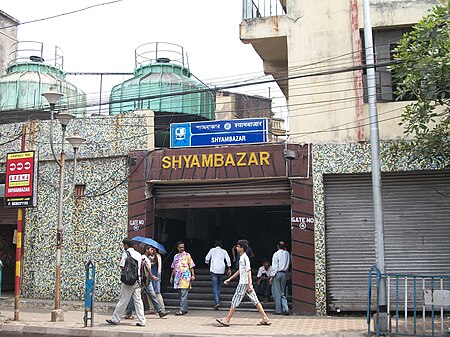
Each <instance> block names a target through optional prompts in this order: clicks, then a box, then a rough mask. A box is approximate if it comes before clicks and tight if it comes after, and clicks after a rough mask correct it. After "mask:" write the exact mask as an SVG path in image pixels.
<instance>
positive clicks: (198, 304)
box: [164, 296, 275, 312]
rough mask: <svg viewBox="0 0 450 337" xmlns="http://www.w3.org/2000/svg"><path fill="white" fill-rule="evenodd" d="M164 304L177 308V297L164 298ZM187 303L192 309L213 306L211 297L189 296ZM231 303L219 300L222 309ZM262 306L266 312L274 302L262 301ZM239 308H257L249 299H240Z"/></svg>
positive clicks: (167, 306) (269, 310) (271, 309)
mask: <svg viewBox="0 0 450 337" xmlns="http://www.w3.org/2000/svg"><path fill="white" fill-rule="evenodd" d="M164 304H165V306H166V308H169V309H177V308H178V307H179V304H180V303H179V301H178V299H166V298H164ZM188 304H189V308H192V309H194V308H195V309H212V308H213V306H214V301H213V300H212V299H211V300H209V301H205V300H194V299H191V298H190V296H189V300H188ZM230 305H231V301H224V300H223V299H221V301H220V307H221V308H222V309H224V308H226V309H228V308H230ZM263 306H264V310H267V311H268V312H271V311H273V310H275V303H273V302H269V303H263ZM239 309H247V310H251V311H257V309H256V308H255V306H254V305H253V303H252V302H250V300H249V301H248V302H247V301H242V302H241V304H240V305H239Z"/></svg>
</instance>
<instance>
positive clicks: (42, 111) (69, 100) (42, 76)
mask: <svg viewBox="0 0 450 337" xmlns="http://www.w3.org/2000/svg"><path fill="white" fill-rule="evenodd" d="M10 58H11V62H10V63H9V66H8V68H7V70H6V75H4V76H2V77H0V122H1V123H17V122H22V121H26V120H29V119H50V113H49V111H50V110H49V105H48V102H47V101H46V100H45V98H44V97H42V96H41V94H42V93H44V92H47V91H49V90H57V91H59V92H61V93H62V94H63V95H64V96H63V97H61V99H60V100H59V101H58V103H57V109H62V108H64V109H68V110H69V112H70V113H71V114H73V115H75V116H76V117H80V116H84V115H85V114H86V94H85V93H84V92H83V91H81V90H80V89H78V88H77V87H76V86H75V85H73V84H71V83H69V82H68V81H66V80H65V73H64V71H63V70H62V66H63V62H62V60H63V57H62V55H61V50H60V49H59V48H58V47H56V48H55V59H54V60H52V61H53V62H54V64H53V65H52V64H49V63H48V62H46V63H44V58H43V44H42V43H40V42H31V41H24V42H20V43H18V44H17V45H15V46H14V49H13V52H12V53H11V54H10Z"/></svg>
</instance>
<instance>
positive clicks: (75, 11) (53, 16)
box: [0, 0, 124, 30]
mask: <svg viewBox="0 0 450 337" xmlns="http://www.w3.org/2000/svg"><path fill="white" fill-rule="evenodd" d="M122 1H124V0H113V1H109V2H103V3H99V4H95V5H91V6H87V7H84V8H80V9H76V10H73V11H70V12H65V13H60V14H56V15H51V16H47V17H45V18H41V19H35V20H29V21H25V22H18V23H16V24H14V25H9V26H3V27H0V30H2V29H7V28H13V27H17V26H23V25H26V24H29V23H35V22H41V21H46V20H50V19H56V18H59V17H61V16H66V15H70V14H75V13H79V12H83V11H86V10H88V9H91V8H95V7H99V6H107V5H111V4H114V3H117V2H122Z"/></svg>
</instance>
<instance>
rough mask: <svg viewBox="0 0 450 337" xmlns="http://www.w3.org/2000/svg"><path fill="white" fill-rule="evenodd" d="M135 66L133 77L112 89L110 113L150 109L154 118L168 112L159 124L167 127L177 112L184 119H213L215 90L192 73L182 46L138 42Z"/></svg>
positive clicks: (175, 117)
mask: <svg viewBox="0 0 450 337" xmlns="http://www.w3.org/2000/svg"><path fill="white" fill-rule="evenodd" d="M135 66H136V68H135V70H134V77H133V78H131V79H129V80H126V81H124V82H123V83H120V84H118V85H116V86H114V87H113V89H112V90H111V96H110V108H109V109H110V110H109V112H110V114H119V113H123V112H127V111H134V110H141V109H150V110H153V111H154V112H155V120H157V119H158V118H159V117H158V114H160V115H162V114H161V113H165V115H166V116H167V113H171V116H172V117H171V118H170V119H167V121H166V122H165V123H162V124H166V126H167V125H168V124H170V122H169V121H172V122H173V121H175V119H177V120H179V118H177V117H180V116H176V115H177V114H183V115H184V116H185V118H184V120H185V121H186V117H187V118H188V119H189V117H188V116H191V119H192V120H207V119H214V110H215V94H214V91H213V90H211V89H210V88H209V87H208V86H207V85H206V84H204V83H202V82H201V81H200V80H198V79H196V78H195V77H194V76H193V75H192V74H191V72H190V70H189V65H188V62H187V55H186V54H185V53H184V50H183V47H181V46H179V45H176V44H172V43H166V42H153V43H147V44H144V45H141V46H139V47H138V48H136V50H135ZM189 92H193V93H190V94H189ZM179 93H184V94H183V95H179ZM160 122H161V121H160ZM155 123H156V124H160V125H161V123H158V122H157V121H156V122H155Z"/></svg>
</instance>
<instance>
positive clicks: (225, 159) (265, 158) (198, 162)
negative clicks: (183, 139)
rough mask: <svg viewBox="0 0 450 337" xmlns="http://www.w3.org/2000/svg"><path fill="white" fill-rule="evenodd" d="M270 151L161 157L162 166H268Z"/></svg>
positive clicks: (167, 167)
mask: <svg viewBox="0 0 450 337" xmlns="http://www.w3.org/2000/svg"><path fill="white" fill-rule="evenodd" d="M269 159H270V153H269V152H267V151H261V152H236V153H209V154H189V155H184V154H183V155H177V156H164V157H162V168H163V169H173V168H193V167H197V168H206V167H223V166H252V165H254V166H263V165H266V166H270V162H269Z"/></svg>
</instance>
